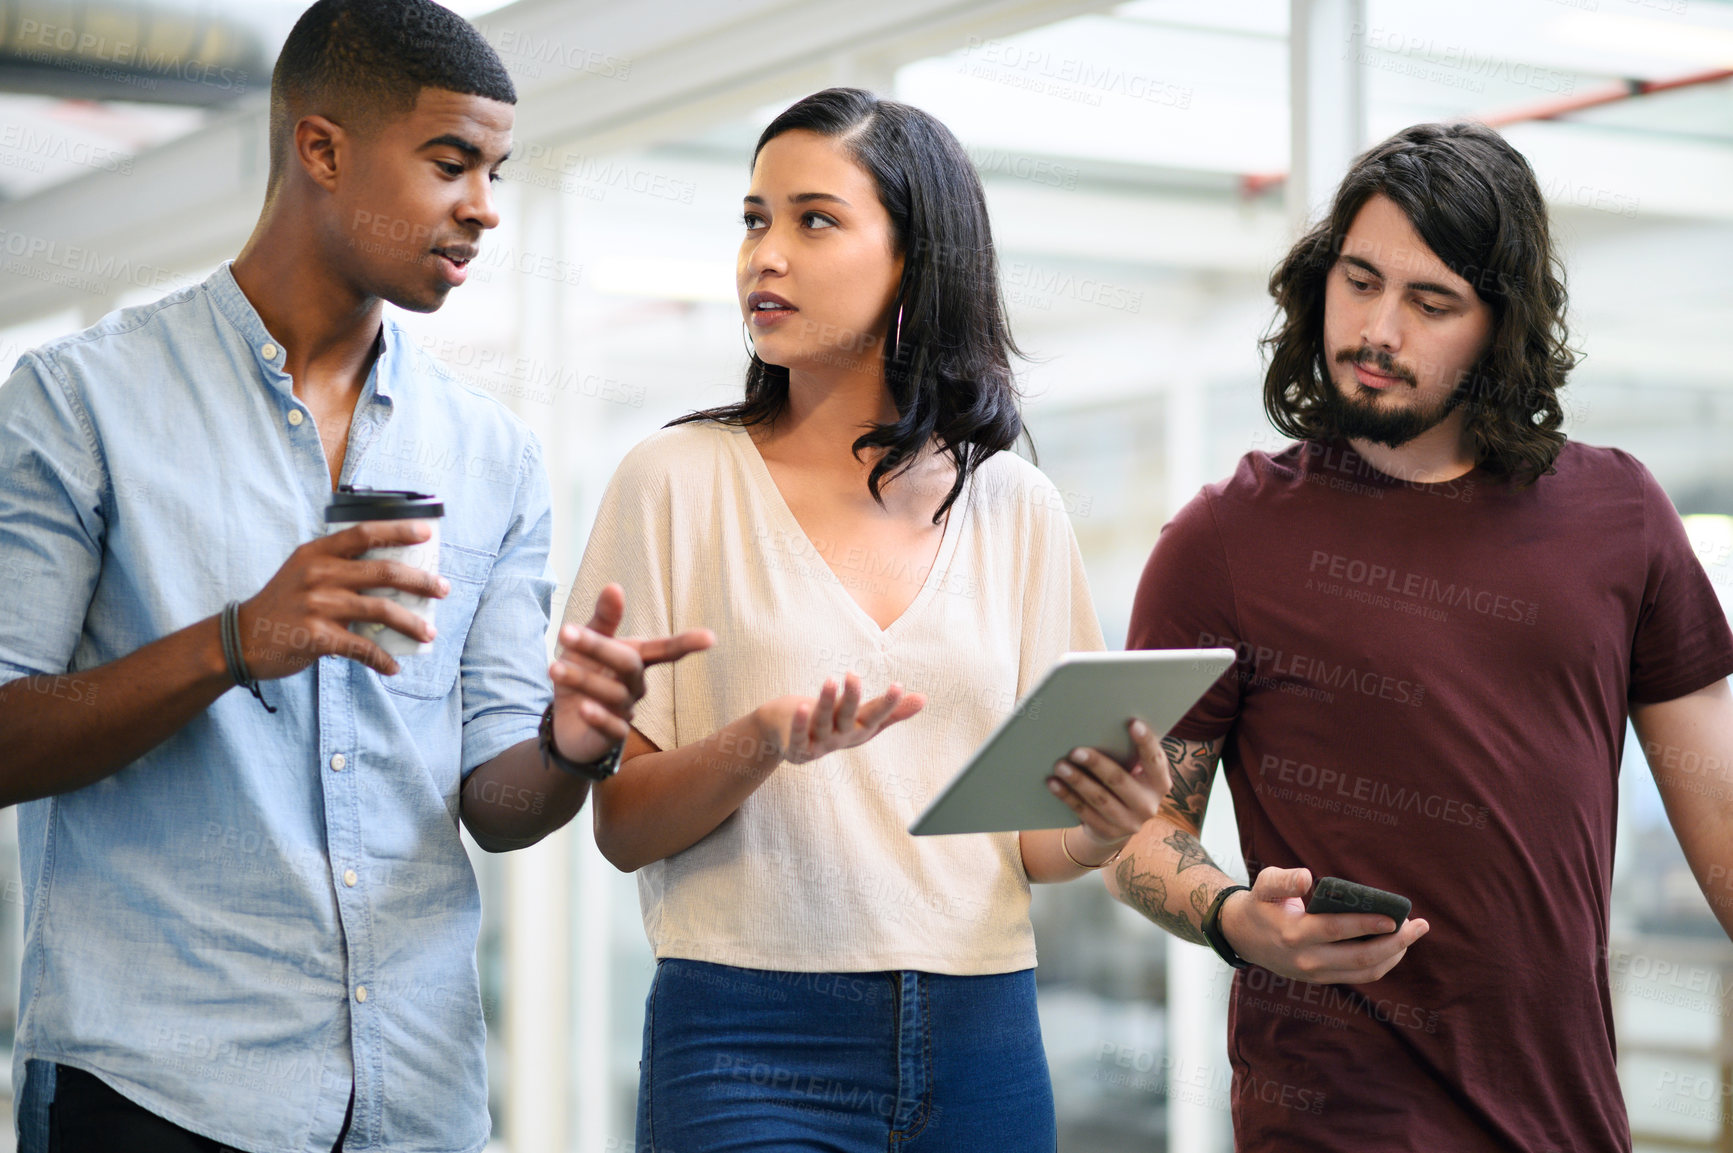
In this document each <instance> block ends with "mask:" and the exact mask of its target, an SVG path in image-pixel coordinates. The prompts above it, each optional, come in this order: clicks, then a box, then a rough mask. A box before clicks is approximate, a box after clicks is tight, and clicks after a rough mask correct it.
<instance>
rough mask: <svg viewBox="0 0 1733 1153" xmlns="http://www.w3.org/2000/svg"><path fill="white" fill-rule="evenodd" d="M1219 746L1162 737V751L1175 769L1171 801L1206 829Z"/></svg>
mask: <svg viewBox="0 0 1733 1153" xmlns="http://www.w3.org/2000/svg"><path fill="white" fill-rule="evenodd" d="M1219 744H1220V742H1216V741H1211V742H1210V743H1208V744H1198V743H1197V742H1195V741H1182V740H1180V739H1179V738H1177V737H1163V738H1161V751H1162V752H1164V753H1166V754H1167V763H1168V765H1169V767H1171V768H1172V770H1173V789H1172V791H1171V792H1169V793H1168V795H1167V799H1168V800H1169V801H1170V802H1172V804H1173V807H1174V808H1175V809H1177V810H1179V813H1180V815H1181V816H1183V817H1185V818H1186V819H1187V820H1188V821H1190V822H1191V823H1192V824H1193V825H1194V826H1196V827H1198V828H1202V827H1203V814H1204V808H1205V806H1207V805H1208V804H1209V790H1210V786H1211V785H1212V784H1214V783H1215V776H1216V762H1217V760H1218V759H1219V757H1220V750H1219V747H1218V746H1219Z"/></svg>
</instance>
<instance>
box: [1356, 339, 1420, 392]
mask: <svg viewBox="0 0 1733 1153" xmlns="http://www.w3.org/2000/svg"><path fill="white" fill-rule="evenodd" d="M1336 363H1337V364H1363V365H1365V366H1366V367H1367V368H1370V369H1371V370H1372V371H1373V372H1376V373H1379V374H1381V375H1383V376H1393V377H1395V378H1396V379H1397V380H1400V381H1402V382H1403V383H1404V384H1406V385H1408V386H1409V387H1410V388H1416V387H1419V384H1420V378H1419V377H1417V376H1415V375H1414V370H1413V369H1411V368H1409V367H1408V366H1407V365H1405V364H1399V363H1397V360H1396V358H1395V357H1393V356H1391V355H1390V354H1389V353H1388V352H1379V351H1378V350H1377V349H1375V348H1372V347H1370V346H1368V345H1361V346H1360V347H1359V348H1344V349H1343V350H1342V351H1340V352H1338V353H1337V354H1336Z"/></svg>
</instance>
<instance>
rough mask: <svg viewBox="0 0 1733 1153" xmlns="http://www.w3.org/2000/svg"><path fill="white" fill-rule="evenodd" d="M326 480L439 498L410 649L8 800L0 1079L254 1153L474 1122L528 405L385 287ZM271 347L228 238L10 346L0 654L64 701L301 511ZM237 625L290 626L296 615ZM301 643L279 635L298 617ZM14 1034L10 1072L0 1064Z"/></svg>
mask: <svg viewBox="0 0 1733 1153" xmlns="http://www.w3.org/2000/svg"><path fill="white" fill-rule="evenodd" d="M382 338H383V349H382V351H381V352H380V354H379V356H378V359H377V361H376V362H375V364H374V367H373V370H372V372H371V374H370V375H369V377H368V379H367V383H366V387H365V390H364V392H363V393H362V395H361V398H360V400H359V402H358V403H357V405H356V409H355V414H354V419H353V422H352V424H351V428H350V439H349V447H348V455H347V458H346V460H345V462H344V465H343V471H342V481H343V483H347V484H357V485H365V486H371V487H374V488H390V489H415V490H419V491H422V492H432V493H435V494H437V495H438V496H439V497H440V498H441V499H442V500H443V502H444V504H445V518H444V520H443V521H442V522H441V539H440V546H439V564H440V569H441V572H442V573H443V575H444V576H445V577H446V578H447V579H448V580H449V581H450V583H451V592H450V594H449V595H448V596H447V597H446V598H445V599H443V600H441V601H438V602H437V606H436V609H435V624H436V627H437V629H438V637H437V639H436V640H435V642H434V644H433V649H432V651H431V652H429V653H426V654H418V655H412V656H407V657H402V658H399V661H400V664H401V667H402V671H401V672H400V673H398V674H397V675H396V676H390V677H386V676H381V675H379V674H377V673H375V672H373V671H372V670H370V669H368V668H366V667H364V666H362V665H360V664H357V663H354V662H352V661H350V660H347V659H344V658H341V657H335V656H326V657H321V658H319V659H318V660H317V661H316V662H315V663H314V664H313V665H312V667H310V668H308V669H305V670H303V671H302V672H300V673H299V674H297V675H295V676H292V677H287V678H284V679H282V680H276V681H270V682H266V683H265V685H264V686H263V691H264V694H265V697H266V699H267V700H269V701H270V702H271V703H272V704H273V705H275V706H276V708H277V710H278V711H277V713H276V714H275V715H272V714H268V713H266V712H265V710H264V709H263V708H261V707H260V705H259V703H258V702H257V701H255V700H253V698H252V697H250V696H249V695H247V693H246V692H245V691H243V690H240V689H233V690H231V691H229V692H228V693H226V694H225V695H224V696H223V697H221V698H220V699H219V700H217V701H216V703H214V704H213V705H211V706H210V707H209V708H208V709H207V710H205V711H204V712H203V713H202V714H200V715H199V716H197V717H196V718H194V719H193V720H192V721H191V722H190V723H189V724H188V725H186V726H185V727H184V728H183V729H181V730H180V731H179V732H178V733H176V734H175V735H174V736H172V737H170V738H169V739H168V740H167V741H165V742H163V743H162V744H161V745H159V746H157V747H156V748H154V749H152V750H151V751H150V752H149V753H146V754H145V755H144V756H142V757H140V758H139V759H138V760H136V761H134V762H133V763H131V764H130V765H128V766H127V767H126V768H124V769H122V770H121V771H120V772H118V773H115V774H114V775H113V776H111V777H108V778H107V779H105V780H103V781H100V782H98V783H96V784H93V785H90V786H88V787H86V788H83V789H79V790H77V791H76V792H70V793H65V794H62V795H60V796H57V797H51V798H48V799H45V800H40V801H33V802H30V803H28V804H25V805H22V806H20V807H19V813H18V816H19V845H20V854H21V857H22V865H23V876H24V886H25V935H24V967H23V976H22V991H21V993H20V1005H19V1026H18V1034H17V1043H16V1055H15V1059H14V1084H15V1085H21V1086H22V1087H23V1092H22V1094H21V1095H20V1100H19V1121H20V1125H21V1127H22V1129H23V1132H24V1136H25V1138H26V1142H27V1143H28V1142H29V1141H30V1139H31V1136H32V1127H33V1125H35V1124H36V1123H37V1121H38V1120H39V1119H40V1117H41V1116H42V1114H43V1112H44V1105H45V1100H46V1098H45V1091H46V1089H47V1086H46V1084H45V1081H46V1080H47V1077H46V1075H47V1074H49V1073H50V1071H51V1068H52V1066H51V1065H50V1064H49V1063H53V1062H58V1063H61V1064H65V1065H72V1066H77V1067H80V1068H83V1069H86V1070H89V1071H90V1072H92V1073H95V1074H96V1075H98V1076H99V1077H101V1078H102V1079H103V1080H104V1081H106V1082H108V1083H109V1084H110V1085H112V1086H113V1087H114V1088H116V1089H117V1090H119V1091H120V1092H121V1093H123V1094H125V1095H126V1096H127V1097H129V1098H131V1099H132V1100H134V1101H136V1102H137V1103H139V1104H140V1105H142V1106H144V1107H145V1108H146V1109H149V1110H150V1111H152V1112H154V1113H157V1114H160V1115H161V1116H163V1117H165V1118H167V1119H168V1120H170V1121H172V1122H174V1123H175V1124H177V1125H181V1126H183V1127H185V1128H188V1129H191V1130H193V1131H195V1132H197V1133H201V1134H204V1135H207V1136H210V1137H213V1138H215V1139H217V1140H218V1141H221V1142H223V1143H225V1144H228V1145H233V1146H235V1147H237V1148H239V1149H244V1150H250V1151H257V1153H277V1151H279V1150H280V1151H282V1153H290V1151H294V1153H302V1151H310V1150H319V1151H324V1150H329V1149H330V1148H331V1145H332V1143H333V1142H334V1141H335V1140H336V1138H337V1133H338V1129H339V1128H340V1126H341V1125H342V1122H343V1116H344V1111H345V1108H346V1106H347V1105H348V1103H349V1095H350V1087H351V1084H353V1087H354V1094H355V1112H354V1121H353V1125H352V1128H351V1131H350V1134H349V1136H348V1138H347V1141H346V1148H347V1149H349V1150H351V1151H355V1150H365V1149H391V1150H393V1151H397V1153H402V1151H409V1150H442V1151H455V1150H479V1149H481V1148H482V1147H483V1146H484V1145H485V1144H486V1141H487V1137H488V1112H487V1091H486V1077H485V1069H484V1064H483V1052H482V1050H483V1039H484V1038H483V1026H482V1009H481V995H480V988H479V983H478V980H477V973H476V937H477V931H478V925H479V920H480V898H479V894H478V891H477V888H476V882H475V876H474V873H473V872H472V870H471V868H470V864H469V858H468V856H467V854H466V853H465V850H464V847H463V845H462V843H461V842H460V840H459V835H458V803H459V789H460V788H461V786H462V781H463V778H464V776H465V775H466V774H468V773H469V772H470V771H471V770H473V769H474V768H475V767H476V766H477V765H479V764H481V763H482V762H484V761H487V760H488V759H490V758H491V757H493V756H495V755H496V754H498V753H499V752H501V751H502V750H504V749H506V748H508V747H510V746H512V745H514V744H517V743H518V742H520V741H523V740H527V739H530V738H532V737H533V736H534V735H535V731H536V724H537V721H538V718H539V715H540V713H541V711H542V709H543V708H544V707H545V706H546V704H547V702H548V700H549V699H550V694H551V689H550V687H549V684H548V678H547V671H546V669H547V665H546V652H547V650H546V641H545V638H546V635H547V627H548V621H549V609H550V600H551V597H552V593H553V582H552V581H551V580H550V579H548V574H547V557H548V544H549V531H550V516H551V514H550V509H549V501H548V487H547V480H546V474H545V471H544V468H543V465H542V460H541V454H540V449H539V446H538V444H537V442H536V440H535V438H534V436H533V435H532V434H531V433H530V432H529V430H528V429H527V428H526V427H525V426H524V425H523V424H522V423H521V422H519V421H518V420H517V419H515V418H514V417H513V416H512V415H511V414H510V413H509V412H508V411H507V410H506V409H505V408H504V407H503V406H501V405H500V404H499V403H497V402H496V401H495V400H493V399H492V398H489V397H485V396H483V395H481V394H478V393H475V392H471V391H469V390H467V389H465V388H464V387H462V386H461V385H459V384H457V383H455V382H454V381H452V380H451V379H450V378H449V377H448V376H446V375H445V374H444V373H443V372H442V371H441V370H440V369H439V368H438V366H437V365H436V364H435V363H434V362H432V361H431V360H429V359H428V358H427V357H425V356H424V355H422V354H421V353H419V351H418V350H416V349H415V348H414V347H413V345H412V343H411V341H410V340H408V339H407V338H406V335H405V334H404V333H403V332H402V330H401V329H399V328H398V327H397V326H396V325H394V324H393V323H392V321H391V320H390V319H389V318H387V319H386V321H385V324H384V331H383V334H382ZM283 359H284V353H283V349H282V346H281V345H280V344H278V343H277V341H276V340H275V339H273V337H272V335H271V334H270V333H269V332H267V331H266V330H265V326H264V324H263V322H262V321H261V320H260V319H259V316H258V313H257V312H255V311H254V309H253V307H252V306H251V304H249V303H248V301H247V299H246V297H245V295H243V294H242V292H241V291H240V288H239V287H238V286H237V285H236V283H235V280H234V277H233V276H232V275H231V274H230V272H229V269H228V267H227V266H226V265H225V266H224V267H222V268H220V269H218V270H217V271H216V272H215V273H214V274H213V275H212V276H211V277H210V278H209V279H208V280H206V281H205V282H204V283H203V284H201V285H199V286H197V287H195V288H190V289H187V290H185V291H182V292H178V293H176V294H174V295H172V296H169V297H167V298H165V299H163V300H160V301H157V302H156V303H154V304H150V305H147V306H144V307H141V308H131V309H125V310H123V311H120V312H117V313H114V314H113V315H111V316H109V317H107V318H105V319H104V320H102V321H101V322H100V323H99V324H97V325H96V326H95V327H93V328H91V329H88V330H86V331H84V332H81V333H78V334H76V335H73V336H69V337H66V338H64V339H61V340H58V341H56V342H54V343H52V344H49V345H47V346H45V347H43V348H40V349H37V350H35V351H33V352H30V353H28V354H26V355H25V356H24V357H23V358H22V359H21V360H20V361H19V363H18V365H17V368H16V370H15V371H14V373H13V375H12V376H11V378H10V379H9V380H8V381H7V382H6V383H5V385H4V386H3V387H0V581H3V587H4V589H5V595H3V596H0V681H10V680H13V679H15V678H18V677H22V676H27V675H32V674H61V675H59V676H57V677H56V678H55V679H52V680H45V681H37V682H33V687H39V688H40V691H42V692H45V693H49V694H52V695H53V696H55V697H58V698H60V703H61V706H62V707H65V706H66V705H67V704H76V705H77V706H79V707H87V708H89V709H91V710H93V715H94V713H95V711H96V710H100V709H101V708H102V707H103V704H104V702H103V700H102V699H100V698H99V697H98V696H96V695H95V694H94V692H93V691H92V686H90V685H89V684H88V682H84V681H81V680H80V678H79V677H78V675H77V674H78V671H79V670H81V669H88V668H91V667H93V666H96V665H101V664H105V663H107V662H109V661H113V660H116V659H117V658H120V657H124V656H126V655H127V654H129V653H131V652H133V651H134V650H136V649H138V648H139V647H140V646H142V645H145V644H147V643H149V642H151V641H153V640H156V639H158V638H160V637H162V636H165V635H167V634H168V633H170V632H173V631H175V630H177V629H181V628H184V627H185V626H187V625H190V624H193V623H194V622H196V621H199V620H201V619H203V618H207V617H209V616H211V615H212V614H214V613H216V612H217V611H218V610H220V609H221V608H222V606H223V604H224V603H225V602H227V601H229V600H244V599H246V598H247V597H250V596H251V595H253V594H254V593H255V592H257V591H258V590H259V589H260V588H262V587H263V586H264V585H265V583H266V582H267V581H268V580H269V579H270V577H271V576H272V574H273V573H275V572H276V571H277V569H278V568H279V567H280V566H281V565H282V564H283V562H284V561H285V560H286V559H287V558H288V556H289V553H290V552H291V551H292V550H293V549H294V548H295V547H296V546H298V545H300V544H303V543H305V542H307V541H309V540H311V539H313V538H314V537H316V536H318V535H320V534H322V533H323V531H324V521H323V514H324V509H325V505H326V504H327V502H328V501H329V500H330V497H331V477H330V472H329V469H328V466H327V464H326V459H325V455H324V453H323V451H322V449H321V447H320V441H319V432H318V428H317V426H316V423H315V421H314V420H313V415H312V412H311V411H310V410H309V409H308V408H307V407H306V406H305V405H304V404H302V403H301V401H300V400H298V399H297V398H296V397H295V395H294V393H293V391H292V389H291V380H290V377H289V376H288V375H287V374H286V373H285V372H284V371H283ZM268 643H276V644H294V643H296V640H295V638H294V637H271V638H268ZM301 643H305V639H304V638H303V640H302V642H301ZM27 1061H28V1076H27V1064H26V1063H27Z"/></svg>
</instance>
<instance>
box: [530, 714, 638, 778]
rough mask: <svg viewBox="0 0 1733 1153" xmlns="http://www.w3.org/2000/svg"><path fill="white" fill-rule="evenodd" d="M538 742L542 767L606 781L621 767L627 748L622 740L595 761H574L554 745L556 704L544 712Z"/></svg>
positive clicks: (537, 737) (538, 730)
mask: <svg viewBox="0 0 1733 1153" xmlns="http://www.w3.org/2000/svg"><path fill="white" fill-rule="evenodd" d="M536 743H537V744H539V745H540V746H541V750H542V768H544V769H545V768H549V767H553V768H559V769H564V770H565V771H566V772H568V773H576V774H577V775H578V776H580V777H588V778H589V779H590V780H592V781H605V780H607V779H608V778H609V777H611V776H613V775H614V774H615V772H617V771H618V770H619V768H620V753H621V752H622V751H623V750H624V749H625V747H626V745H625V742H624V741H622V742H620V743H619V744H617V745H615V746H614V747H613V748H611V749H609V750H608V751H607V752H605V753H603V754H602V755H601V756H599V757H597V758H596V759H595V760H593V761H574V760H571V759H569V758H567V757H566V756H565V755H564V754H562V753H561V752H560V750H559V749H558V748H557V747H555V745H554V706H552V705H549V706H548V707H547V710H546V711H545V712H543V713H542V723H541V726H540V727H539V728H538V729H537V730H536Z"/></svg>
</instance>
